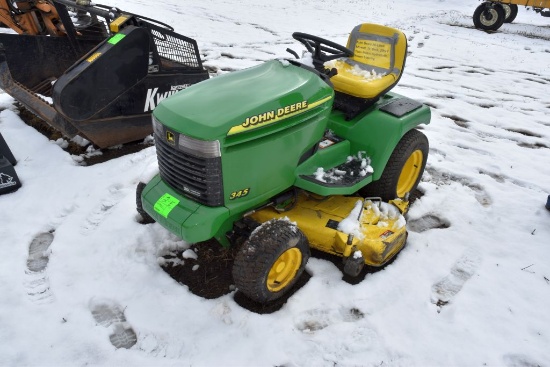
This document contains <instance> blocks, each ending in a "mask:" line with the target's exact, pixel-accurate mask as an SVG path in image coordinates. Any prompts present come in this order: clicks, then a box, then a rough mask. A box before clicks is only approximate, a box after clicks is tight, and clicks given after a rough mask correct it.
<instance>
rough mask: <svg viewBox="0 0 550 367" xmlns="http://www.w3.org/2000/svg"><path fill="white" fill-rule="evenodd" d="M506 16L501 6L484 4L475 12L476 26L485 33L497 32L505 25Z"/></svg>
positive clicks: (489, 3)
mask: <svg viewBox="0 0 550 367" xmlns="http://www.w3.org/2000/svg"><path fill="white" fill-rule="evenodd" d="M505 18H506V14H505V11H504V8H503V7H502V5H500V4H494V3H491V2H489V1H488V2H484V3H483V4H481V5H480V6H478V7H477V9H476V10H475V11H474V16H473V19H474V26H475V27H476V28H479V29H482V30H484V31H496V30H497V29H499V28H500V27H501V26H502V24H503V23H504V19H505Z"/></svg>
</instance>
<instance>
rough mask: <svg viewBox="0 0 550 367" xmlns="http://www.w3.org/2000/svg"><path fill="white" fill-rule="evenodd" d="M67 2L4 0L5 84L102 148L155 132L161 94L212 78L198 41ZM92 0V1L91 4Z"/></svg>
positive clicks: (139, 19) (55, 122)
mask: <svg viewBox="0 0 550 367" xmlns="http://www.w3.org/2000/svg"><path fill="white" fill-rule="evenodd" d="M81 3H86V2H82V1H78V2H75V1H70V0H26V1H21V0H0V7H1V9H0V23H2V24H4V25H5V26H6V27H9V28H11V29H12V30H14V31H15V33H16V34H13V32H12V34H7V33H0V88H2V89H3V90H4V91H5V92H7V93H9V94H10V95H11V96H13V97H14V98H15V99H16V100H18V101H19V102H20V103H22V104H23V105H24V106H25V107H26V108H27V109H29V110H30V111H31V112H33V113H34V114H36V115H37V116H38V117H40V118H41V119H42V120H44V121H45V122H47V123H48V124H49V125H51V126H52V127H53V128H55V129H56V130H58V131H60V132H61V133H62V134H63V135H64V136H66V137H67V138H72V137H74V136H76V135H79V136H82V137H84V138H86V139H88V140H89V141H91V142H92V143H94V144H95V145H97V146H98V147H100V148H105V147H109V146H114V145H119V144H123V143H127V142H131V141H136V140H140V139H143V138H144V137H146V136H147V135H149V134H151V133H152V127H151V123H150V120H151V117H150V114H151V111H152V110H153V109H154V108H155V107H156V105H157V104H158V103H159V102H160V101H161V100H162V99H164V98H166V97H167V96H169V95H172V94H174V93H176V92H178V91H180V90H182V89H185V88H187V87H188V86H189V85H191V84H194V83H197V82H200V81H202V80H205V79H208V72H207V71H206V70H205V69H204V68H203V66H202V63H201V60H200V55H199V51H198V47H197V43H196V42H195V41H194V40H193V39H190V38H187V37H185V36H182V35H179V34H177V33H175V32H174V31H173V29H172V28H171V27H170V26H168V25H166V24H164V23H161V22H159V21H155V20H151V19H148V18H146V17H143V16H139V15H135V14H131V13H128V12H124V11H121V10H119V9H117V8H110V7H108V6H105V5H99V4H94V5H79V4H81ZM88 3H89V2H88Z"/></svg>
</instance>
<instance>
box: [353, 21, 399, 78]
mask: <svg viewBox="0 0 550 367" xmlns="http://www.w3.org/2000/svg"><path fill="white" fill-rule="evenodd" d="M347 47H348V48H349V49H350V50H352V51H353V56H352V57H351V58H349V59H348V60H347V61H348V62H349V63H350V64H352V65H354V64H355V65H359V66H360V67H364V66H365V65H366V66H367V67H368V69H369V70H371V69H372V70H374V71H376V73H378V74H380V73H384V74H393V75H394V76H395V80H396V81H397V80H398V79H399V77H400V76H401V74H402V73H403V69H404V67H405V59H406V58H407V38H406V37H405V34H403V32H401V31H400V30H398V29H395V28H391V27H386V26H383V25H379V24H371V23H364V24H360V25H358V26H356V27H355V28H354V29H353V30H352V31H351V33H350V35H349V38H348V44H347Z"/></svg>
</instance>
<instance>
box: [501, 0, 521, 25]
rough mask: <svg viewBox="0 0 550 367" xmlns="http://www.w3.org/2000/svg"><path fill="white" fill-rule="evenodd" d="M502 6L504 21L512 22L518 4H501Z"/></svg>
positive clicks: (516, 12)
mask: <svg viewBox="0 0 550 367" xmlns="http://www.w3.org/2000/svg"><path fill="white" fill-rule="evenodd" d="M502 7H503V8H504V23H512V22H513V21H514V20H515V19H516V17H517V16H518V6H517V5H516V4H502Z"/></svg>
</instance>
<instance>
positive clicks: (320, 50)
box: [292, 32, 353, 66]
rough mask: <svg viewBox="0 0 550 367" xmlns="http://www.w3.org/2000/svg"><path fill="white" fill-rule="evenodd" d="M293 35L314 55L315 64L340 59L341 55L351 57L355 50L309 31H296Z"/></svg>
mask: <svg viewBox="0 0 550 367" xmlns="http://www.w3.org/2000/svg"><path fill="white" fill-rule="evenodd" d="M292 37H293V38H294V39H295V40H296V41H300V42H301V43H303V44H304V46H306V48H307V50H308V51H309V52H311V54H312V55H313V64H314V65H315V66H318V65H319V66H321V65H323V63H325V61H329V60H334V59H338V58H340V57H351V56H353V51H352V50H350V49H349V48H347V47H344V46H342V45H339V44H338V43H334V42H332V41H329V40H326V39H324V38H321V37H317V36H313V35H311V34H307V33H301V32H294V33H292Z"/></svg>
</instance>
